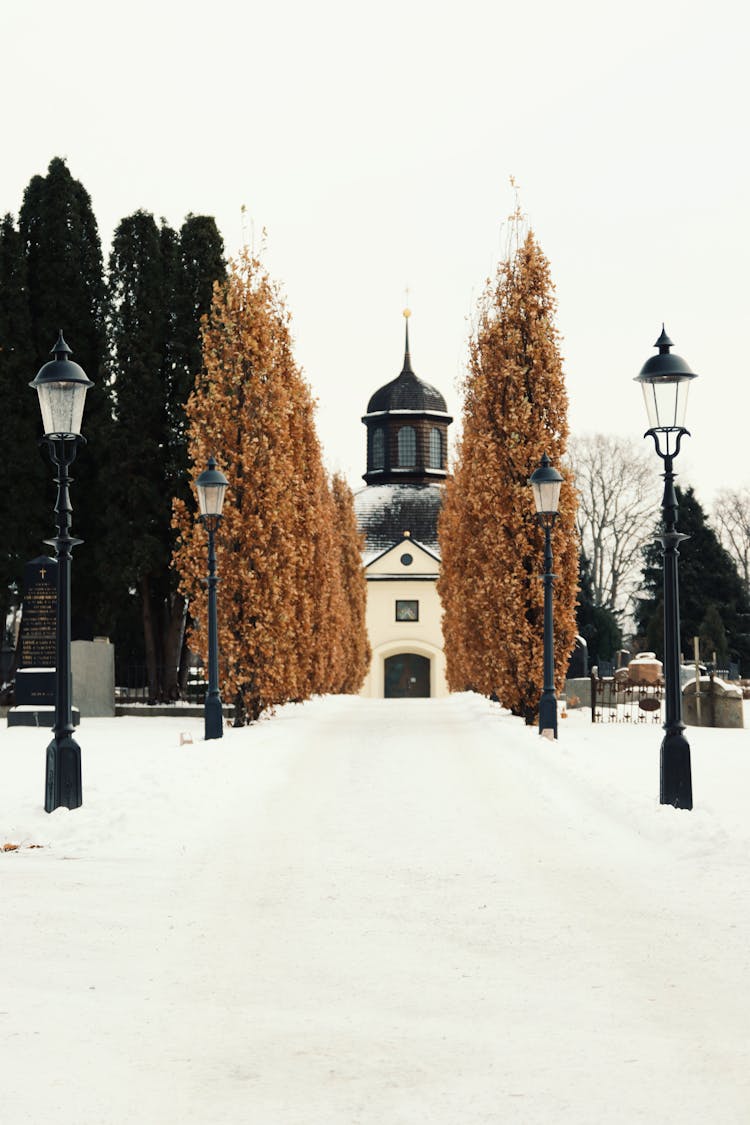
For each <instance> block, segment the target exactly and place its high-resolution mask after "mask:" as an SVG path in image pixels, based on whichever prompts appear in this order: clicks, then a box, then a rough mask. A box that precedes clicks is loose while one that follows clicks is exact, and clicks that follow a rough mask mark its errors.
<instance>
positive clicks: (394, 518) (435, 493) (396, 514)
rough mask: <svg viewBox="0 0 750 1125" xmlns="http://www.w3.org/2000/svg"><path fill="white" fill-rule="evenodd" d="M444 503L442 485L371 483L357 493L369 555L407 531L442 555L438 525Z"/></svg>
mask: <svg viewBox="0 0 750 1125" xmlns="http://www.w3.org/2000/svg"><path fill="white" fill-rule="evenodd" d="M442 503H443V489H442V487H441V485H439V484H380V485H378V484H371V485H368V486H367V487H366V488H362V489H360V491H359V492H357V493H356V494H355V496H354V511H355V512H356V515H357V526H358V527H359V530H360V531H361V532H362V533H363V534H364V536H365V555H366V556H374V555H377V554H379V553H380V552H381V551H387V550H388V548H389V547H392V546H393V544H394V543H398V542H400V540H401V539H402V538H403V534H404V532H405V531H408V532H409V534H410V535H411V538H412V539H416V540H417V541H418V542H419V543H421V544H422V545H423V546H425V547H428V548H429V549H430V550H431V551H434V552H435V554H439V546H438V536H437V524H438V516H439V514H440V508H441V506H442Z"/></svg>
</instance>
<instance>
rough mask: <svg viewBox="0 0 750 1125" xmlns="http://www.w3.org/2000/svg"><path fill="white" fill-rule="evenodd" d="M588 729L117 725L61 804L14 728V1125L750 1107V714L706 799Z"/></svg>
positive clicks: (459, 714)
mask: <svg viewBox="0 0 750 1125" xmlns="http://www.w3.org/2000/svg"><path fill="white" fill-rule="evenodd" d="M588 717H589V712H588V711H583V712H571V713H570V715H569V717H568V718H567V719H565V720H563V721H561V730H560V740H559V742H558V743H556V744H550V743H548V742H546V741H544V740H540V739H539V738H538V737H537V735H536V733H535V732H534V731H533V730H530V729H529V728H525V727H524V726H523V724H522V723H521V722H520V721H519V720H516V719H513V718H511V717H510V716H508V715H507V714H505V713H503V712H502V711H501V710H500V708H499V707H497V706H496V705H493V704H491V703H489V702H487V701H485V700H482V699H480V698H477V697H474V696H468V695H461V696H453V697H451V698H449V699H446V700H414V701H403V702H401V701H391V700H376V701H367V700H361V699H356V698H331V699H325V700H316V701H314V702H312V703H310V704H306V705H304V706H290V707H288V708H285V709H284V710H282V711H281V712H280V713H279V714H278V715H277V716H276V717H275V718H273V719H271V720H265V721H262V722H261V723H259V724H257V725H256V726H255V727H253V728H249V729H246V730H242V731H234V730H231V729H228V730H227V732H226V737H225V738H224V739H223V740H222V741H221V742H212V743H205V742H204V741H203V739H202V721H201V720H200V719H192V718H191V719H171V718H168V719H151V718H143V719H141V718H128V719H126V718H123V719H106V720H95V719H94V720H91V719H89V720H85V721H84V723H83V724H82V726H81V728H80V731H79V736H78V737H79V741H80V744H81V747H82V750H83V771H84V772H83V786H84V789H83V792H84V806H83V808H81V809H79V810H76V811H74V812H68V811H67V810H62V809H61V810H58V811H57V812H55V813H53V814H52V815H47V814H46V813H45V812H44V811H43V809H42V801H43V789H44V749H45V745H46V742H47V740H48V735H47V733H46V732H44V731H40V730H36V729H34V730H30V729H19V728H13V729H10V730H9V729H7V728H6V726H5V723H4V722H3V723H2V725H1V726H0V846H2V845H3V844H5V843H13V844H19V845H22V846H21V847H19V848H18V849H17V850H15V851H8V852H5V853H0V932H1V934H2V946H3V975H2V988H1V990H0V1121H2V1123H3V1125H47V1123H48V1122H49V1123H54V1125H124V1123H131V1122H133V1123H135V1122H138V1123H139V1125H178V1123H179V1125H480V1123H481V1125H484V1123H487V1125H490V1123H491V1125H497V1123H505V1122H508V1123H511V1125H514V1123H522V1125H528V1123H539V1125H556V1123H558V1122H563V1123H566V1125H567V1123H571V1125H573V1123H575V1125H588V1123H591V1125H594V1123H595V1125H611V1123H619V1122H627V1123H630V1122H648V1123H657V1125H663V1123H671V1122H679V1123H680V1125H692V1123H696V1125H697V1123H701V1125H706V1123H711V1125H732V1123H735V1122H736V1123H737V1125H740V1123H742V1125H747V1122H748V1121H750V816H749V815H748V809H749V807H750V729H746V730H744V731H742V730H741V731H732V730H727V731H708V730H692V729H691V730H690V731H689V736H690V741H691V746H692V750H693V786H694V794H695V801H696V808H695V810H694V811H693V812H692V813H688V812H679V811H677V810H675V809H672V808H662V807H660V806H659V804H658V747H659V742H660V739H661V730H660V728H659V727H658V726H652V725H648V726H642V727H641V726H639V727H635V728H633V727H626V726H612V725H608V726H596V727H593V726H592V725H591V724H590V722H589V721H588ZM746 724H747V727H748V728H750V714H748V715H747V716H746ZM183 731H187V732H190V733H191V734H192V736H193V739H194V741H193V742H192V744H187V745H180V733H181V732H183ZM32 845H41V846H38V847H33V846H32Z"/></svg>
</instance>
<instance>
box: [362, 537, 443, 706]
mask: <svg viewBox="0 0 750 1125" xmlns="http://www.w3.org/2000/svg"><path fill="white" fill-rule="evenodd" d="M405 553H408V554H410V555H411V556H412V562H411V564H410V565H408V566H405V565H403V564H402V563H401V562H400V558H401V556H402V555H404V554H405ZM438 570H439V563H438V560H437V559H436V558H435V557H434V556H433V555H432V554H430V553H429V552H427V551H425V550H423V549H422V548H421V547H419V545H418V544H417V543H415V542H414V541H409V540H404V541H402V542H401V543H399V544H397V545H396V546H395V547H392V548H391V550H390V551H388V552H386V553H385V554H384V555H382V556H381V557H380V558H379V559H377V560H375V561H374V562H373V563H371V564H370V566H368V567H367V570H366V574H367V579H368V581H367V631H368V635H369V638H370V647H371V648H372V662H371V665H370V671H369V673H368V675H367V679H366V680H365V683H364V686H363V688H362V692H361V694H362V695H365V696H369V697H374V698H381V697H382V696H383V695H384V693H385V661H386V659H387V658H388V657H389V656H395V655H397V654H398V653H401V652H414V653H417V654H418V655H420V656H426V657H428V658H429V660H430V695H431V696H436V697H441V696H445V695H447V694H448V686H447V684H446V681H445V656H444V653H443V634H442V628H441V618H442V606H441V603H440V598H439V597H438V593H437V589H436V584H435V583H436V579H437V574H438ZM428 576H429V577H428ZM397 602H406V603H411V602H416V603H417V606H418V619H417V620H416V621H408V620H407V621H398V620H397V619H396V603H397Z"/></svg>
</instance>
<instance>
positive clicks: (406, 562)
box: [401, 554, 414, 566]
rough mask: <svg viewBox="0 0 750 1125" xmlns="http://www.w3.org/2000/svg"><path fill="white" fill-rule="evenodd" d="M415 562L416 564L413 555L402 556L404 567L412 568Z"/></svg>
mask: <svg viewBox="0 0 750 1125" xmlns="http://www.w3.org/2000/svg"><path fill="white" fill-rule="evenodd" d="M413 562H414V559H413V557H412V556H411V555H409V554H406V555H402V556H401V565H402V566H411V564H412V563H413Z"/></svg>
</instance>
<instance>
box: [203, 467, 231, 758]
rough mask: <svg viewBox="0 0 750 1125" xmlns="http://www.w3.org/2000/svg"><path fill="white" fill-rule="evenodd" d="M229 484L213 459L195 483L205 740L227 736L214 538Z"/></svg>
mask: <svg viewBox="0 0 750 1125" xmlns="http://www.w3.org/2000/svg"><path fill="white" fill-rule="evenodd" d="M228 485H229V481H228V480H227V478H226V477H225V476H224V474H223V473H222V472H221V470H220V469H217V468H216V462H215V460H214V459H213V457H209V459H208V468H207V469H205V470H204V471H203V472H202V473H201V475H200V476H199V477H198V479H197V481H196V482H195V487H196V488H197V490H198V506H199V508H200V518H201V521H202V523H203V525H204V527H205V528H206V530H207V531H208V583H207V585H208V691H207V692H206V704H205V721H206V731H205V735H206V738H207V739H209V738H221V737H222V735H223V734H224V716H223V713H222V707H221V694H220V692H219V628H218V624H217V620H216V587H217V585H218V583H219V579H218V578H217V577H216V551H215V549H214V536H215V534H216V531H217V529H218V527H219V523H220V521H221V510H222V508H223V507H224V496H225V495H226V491H227V487H228Z"/></svg>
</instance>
